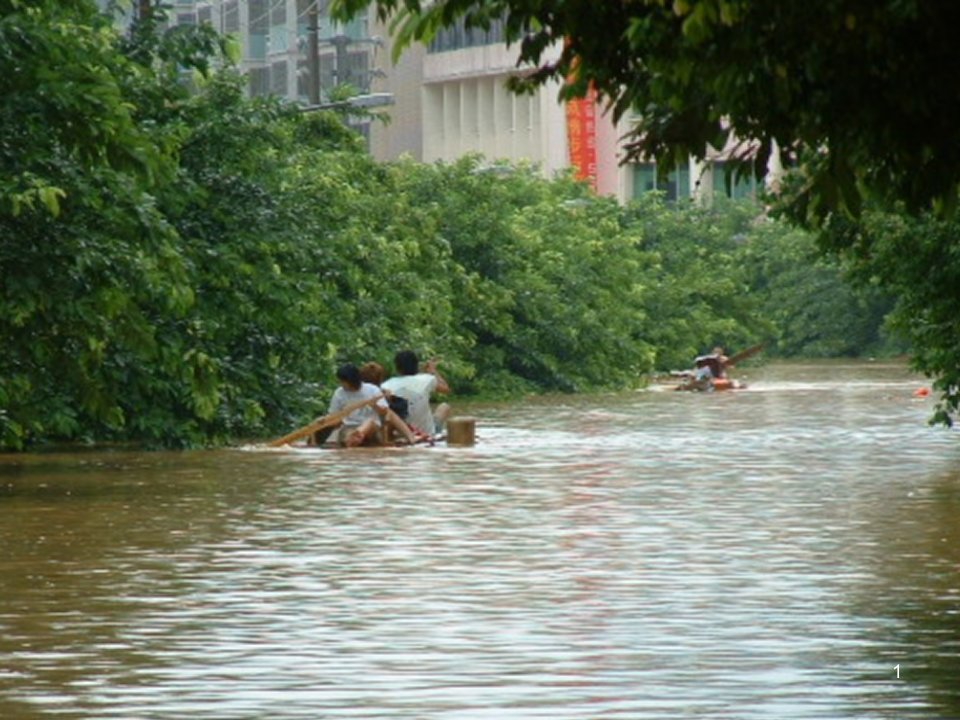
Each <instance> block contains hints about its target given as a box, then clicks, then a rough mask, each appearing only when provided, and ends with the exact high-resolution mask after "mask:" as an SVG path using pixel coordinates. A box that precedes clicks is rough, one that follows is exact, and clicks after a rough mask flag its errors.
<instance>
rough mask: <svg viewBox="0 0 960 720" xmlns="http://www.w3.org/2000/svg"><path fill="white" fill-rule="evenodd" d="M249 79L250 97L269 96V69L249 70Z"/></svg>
mask: <svg viewBox="0 0 960 720" xmlns="http://www.w3.org/2000/svg"><path fill="white" fill-rule="evenodd" d="M249 77H250V95H251V97H261V96H264V95H269V94H270V68H266V67H254V68H250V71H249Z"/></svg>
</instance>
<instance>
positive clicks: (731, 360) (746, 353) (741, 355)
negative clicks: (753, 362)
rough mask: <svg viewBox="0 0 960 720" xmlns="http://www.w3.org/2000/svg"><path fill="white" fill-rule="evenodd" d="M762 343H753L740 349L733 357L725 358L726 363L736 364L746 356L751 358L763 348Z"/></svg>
mask: <svg viewBox="0 0 960 720" xmlns="http://www.w3.org/2000/svg"><path fill="white" fill-rule="evenodd" d="M763 346H764V343H760V344H759V345H754V346H753V347H748V348H747V349H746V350H741V351H740V352H738V353H737V354H736V355H734V356H733V357H729V358H727V365H736V364H737V363H739V362H743V361H744V360H746V359H747V358H752V357H753V356H754V355H756V354H757V353H758V352H760V351H761V350H763Z"/></svg>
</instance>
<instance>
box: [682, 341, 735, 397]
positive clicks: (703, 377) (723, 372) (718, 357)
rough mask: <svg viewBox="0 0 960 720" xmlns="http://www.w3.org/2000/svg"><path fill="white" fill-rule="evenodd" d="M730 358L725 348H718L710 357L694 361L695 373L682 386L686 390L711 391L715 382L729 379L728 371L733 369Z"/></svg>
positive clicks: (706, 356) (702, 357)
mask: <svg viewBox="0 0 960 720" xmlns="http://www.w3.org/2000/svg"><path fill="white" fill-rule="evenodd" d="M732 367H733V365H731V364H730V358H729V357H727V355H726V353H725V352H724V350H723V348H722V347H720V346H717V347H715V348H714V349H713V352H711V353H710V354H709V355H700V356H699V357H697V358H695V359H694V361H693V372H692V373H691V374H690V376H689V377H688V380H687V382H686V383H685V384H684V385H681V388H682V389H684V390H710V389H712V388H713V382H714V380H719V379H721V378H726V377H727V369H728V368H732Z"/></svg>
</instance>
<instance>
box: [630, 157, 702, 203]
mask: <svg viewBox="0 0 960 720" xmlns="http://www.w3.org/2000/svg"><path fill="white" fill-rule="evenodd" d="M652 190H659V191H660V192H662V193H663V194H664V197H665V198H666V199H667V201H669V202H676V201H677V200H679V199H687V198H689V197H690V167H689V165H678V166H677V167H676V168H674V170H673V172H671V173H670V174H669V175H668V176H667V179H666V180H665V181H662V180H658V179H657V165H656V163H635V164H634V165H633V197H634V198H638V197H640V196H641V195H643V194H644V193H647V192H650V191H652Z"/></svg>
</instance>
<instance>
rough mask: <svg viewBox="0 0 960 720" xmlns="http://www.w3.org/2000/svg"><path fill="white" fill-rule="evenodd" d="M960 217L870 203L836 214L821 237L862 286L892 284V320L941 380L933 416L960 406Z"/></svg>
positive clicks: (916, 360)
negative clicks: (850, 215) (855, 216)
mask: <svg viewBox="0 0 960 720" xmlns="http://www.w3.org/2000/svg"><path fill="white" fill-rule="evenodd" d="M958 238H960V222H958V220H957V219H956V218H953V219H951V220H941V219H939V218H935V217H932V216H931V215H929V214H927V215H923V216H921V217H911V216H909V215H907V214H905V213H903V212H897V211H896V209H894V210H879V209H876V208H869V209H868V210H867V211H866V212H865V213H864V216H863V218H862V219H861V221H859V222H852V221H850V220H848V219H845V218H841V217H835V218H832V220H831V222H830V223H829V224H828V226H827V228H826V230H825V232H824V233H823V236H822V237H821V242H823V243H825V244H827V245H828V246H829V248H830V249H831V250H832V251H834V252H837V253H839V254H840V255H841V256H842V257H844V258H846V260H847V262H848V263H849V264H850V265H851V267H852V272H853V274H854V277H855V278H856V279H857V280H858V281H859V283H860V284H861V285H862V286H867V287H869V286H873V285H880V286H882V287H885V288H891V289H892V291H893V292H894V293H895V295H896V297H897V304H896V307H895V309H894V311H893V312H892V314H891V316H890V324H891V326H892V327H893V328H894V329H895V330H896V331H898V332H899V334H900V335H901V336H902V337H904V338H906V340H907V341H908V342H909V343H910V344H911V345H912V347H913V348H914V352H913V357H912V363H913V366H914V367H915V368H916V369H917V370H919V371H921V372H923V373H926V374H927V375H928V376H931V377H933V378H935V379H936V380H935V382H934V387H935V388H936V389H937V390H939V392H940V398H939V402H938V404H937V408H936V411H935V414H934V417H933V421H934V422H939V423H943V424H946V425H950V424H952V422H953V419H954V418H955V417H956V415H957V413H958V410H960V364H958V362H957V358H960V316H958V314H957V308H958V307H960V239H958Z"/></svg>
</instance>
